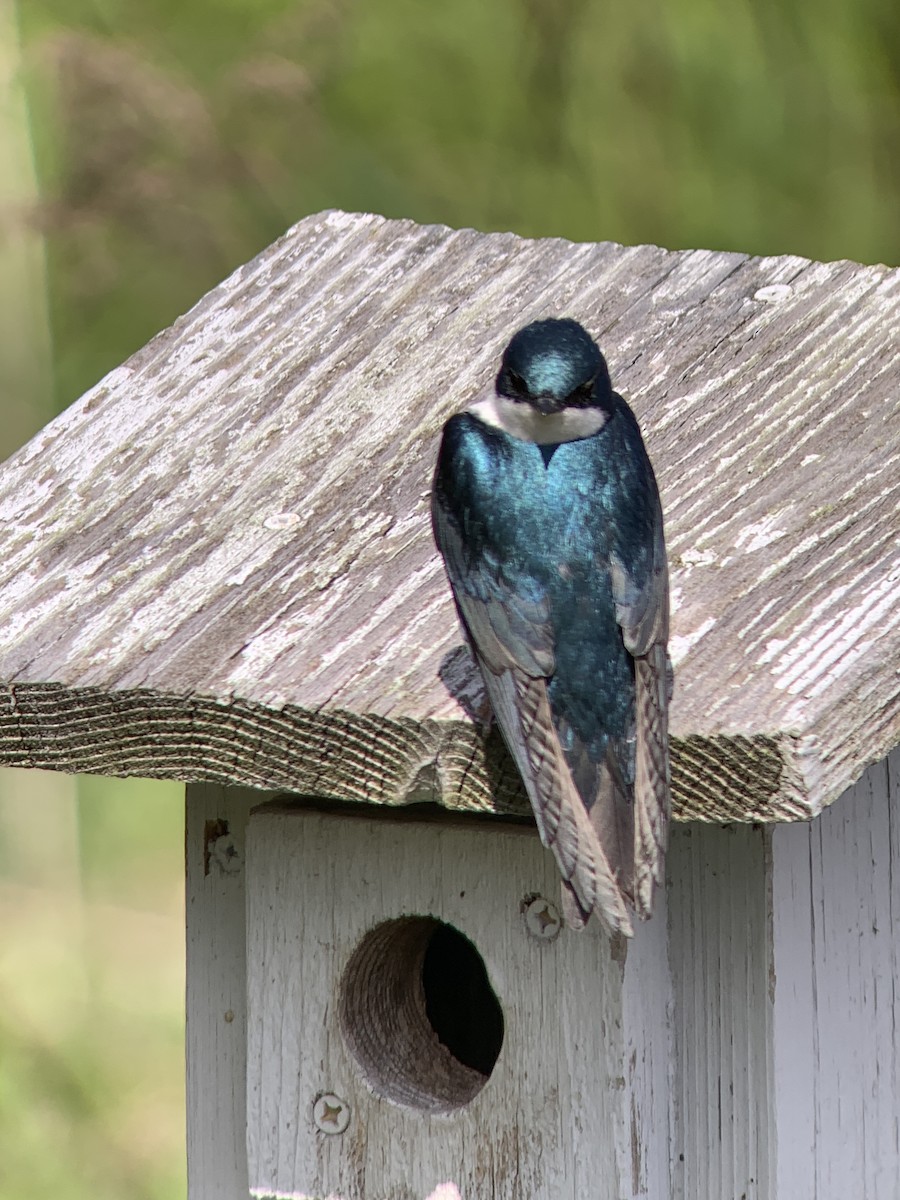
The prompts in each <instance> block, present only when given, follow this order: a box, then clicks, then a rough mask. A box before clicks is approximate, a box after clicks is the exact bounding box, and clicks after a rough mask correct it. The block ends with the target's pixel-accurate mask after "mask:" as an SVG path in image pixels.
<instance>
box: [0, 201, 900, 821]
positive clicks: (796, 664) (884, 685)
mask: <svg viewBox="0 0 900 1200" xmlns="http://www.w3.org/2000/svg"><path fill="white" fill-rule="evenodd" d="M563 314H566V315H571V316H574V317H576V318H577V319H579V320H581V321H582V322H584V324H585V325H586V326H587V328H588V329H590V330H591V332H592V333H594V334H595V335H596V336H597V337H598V339H599V341H600V344H601V347H602V348H603V350H604V351H605V352H606V354H607V357H608V359H609V363H610V367H611V371H612V376H613V380H614V383H615V385H616V386H617V388H618V389H619V390H620V391H622V392H623V393H624V394H625V395H626V397H627V398H628V399H629V401H630V402H631V403H632V405H633V406H634V408H635V410H636V412H637V413H638V416H639V418H640V420H641V423H642V427H643V429H644V432H645V436H646V440H647V443H648V447H649V450H650V454H651V457H652V459H653V462H654V464H655V467H656V470H657V474H658V476H659V482H660V489H661V493H662V498H663V507H664V510H665V514H666V522H667V540H668V546H669V554H670V558H671V566H672V571H671V578H672V595H673V608H674V612H673V619H672V632H673V636H672V651H673V657H674V659H675V664H676V675H677V679H676V690H675V698H674V701H673V705H672V729H673V733H674V735H675V737H674V742H673V772H672V776H673V791H674V801H675V809H676V814H677V815H679V816H681V817H687V818H691V817H703V818H708V819H728V820H734V819H738V820H741V819H766V820H768V819H780V818H783V819H792V818H802V817H806V816H808V815H810V814H812V813H815V812H817V811H819V809H820V808H821V806H822V805H823V804H826V803H828V802H830V801H832V800H833V799H835V798H836V797H837V796H838V795H839V794H840V793H841V792H842V791H843V790H844V789H845V788H846V787H847V786H848V785H849V784H850V783H851V782H852V781H853V780H854V779H856V778H857V777H858V776H859V774H860V773H861V771H862V770H863V768H864V767H865V766H866V765H867V764H868V763H870V762H873V761H877V760H878V759H879V758H881V757H882V756H883V755H884V754H885V753H886V752H887V751H888V750H889V749H890V748H891V747H892V746H894V745H895V744H896V743H897V742H898V741H900V700H898V688H897V686H896V672H897V669H898V666H900V619H898V605H897V603H896V594H897V589H898V585H900V550H898V544H897V524H896V521H897V516H896V514H897V507H898V499H900V470H898V459H900V430H898V424H900V423H898V403H897V393H898V383H900V348H898V341H897V338H896V329H897V327H898V318H900V273H898V272H897V271H894V270H889V269H887V268H884V267H860V266H856V265H853V264H850V263H831V264H819V263H810V262H808V261H806V260H803V259H799V258H792V257H785V258H777V259H759V258H747V257H745V256H743V255H740V254H724V253H712V252H708V251H685V252H679V253H670V252H667V251H665V250H661V249H658V248H656V247H652V246H641V247H634V248H624V247H621V246H616V245H612V244H601V245H573V244H570V243H567V242H563V241H557V240H547V241H539V242H529V241H524V240H522V239H519V238H516V237H514V236H512V235H508V234H496V235H481V234H477V233H473V232H471V231H456V232H455V231H451V230H449V229H445V228H440V227H419V226H416V225H413V224H411V223H408V222H396V221H385V220H383V219H381V218H379V217H374V216H352V215H347V214H341V213H326V214H321V215H318V216H315V217H310V218H308V219H306V220H304V221H302V222H301V223H300V224H299V225H297V226H296V227H295V228H294V229H292V230H291V231H290V232H289V233H288V234H287V235H285V237H284V238H282V239H281V240H280V241H278V242H276V243H275V244H274V245H273V246H271V247H270V248H269V249H268V250H267V251H265V252H264V253H263V254H262V255H261V256H260V257H259V258H257V259H255V260H254V261H253V262H251V263H249V264H248V265H247V266H245V267H242V268H241V269H240V270H238V271H237V272H235V274H234V275H233V276H231V278H229V279H228V280H226V281H225V283H223V284H222V285H221V286H220V287H219V288H217V289H215V290H214V291H213V292H211V293H210V294H209V295H208V296H206V297H205V298H204V299H203V300H202V301H201V302H200V303H199V304H198V305H197V306H196V308H194V309H193V310H192V311H191V312H190V313H188V314H187V315H186V316H185V317H183V318H182V319H181V320H180V321H178V322H176V324H175V325H174V326H173V327H172V328H171V329H169V330H167V331H166V332H164V333H162V334H160V335H159V337H157V338H155V339H154V340H153V341H152V342H150V343H149V344H148V345H147V346H146V347H145V348H144V349H143V350H141V351H140V352H139V353H138V354H136V355H135V356H134V357H133V358H132V359H130V360H129V362H128V363H126V364H125V365H124V366H123V367H121V368H119V369H118V370H116V371H114V372H112V374H111V375H109V376H108V377H107V378H106V379H105V380H103V381H102V382H101V383H100V384H99V385H98V386H97V387H96V388H94V389H93V390H92V391H91V392H89V393H88V394H87V395H86V396H85V397H83V398H82V399H81V400H80V401H79V402H78V403H77V404H75V405H73V406H72V407H71V408H70V409H69V410H68V411H67V412H65V413H64V414H63V415H62V416H60V417H59V418H58V419H57V420H56V421H54V422H53V423H51V424H50V425H49V426H48V427H47V428H46V429H45V430H44V431H43V432H42V433H41V434H40V435H39V436H38V437H37V438H35V439H34V440H33V441H32V442H31V443H30V444H29V445H28V446H26V447H25V448H24V449H23V450H22V451H21V452H20V453H19V454H17V455H16V456H15V457H14V458H13V459H11V460H10V461H9V462H8V463H7V464H6V465H5V467H4V468H3V470H2V473H0V545H2V556H3V562H4V568H5V569H4V573H3V580H2V584H0V682H2V684H3V686H4V691H3V703H2V705H0V761H2V762H4V763H8V764H13V765H18V766H38V767H55V768H57V769H65V770H93V771H103V772H105V773H109V774H138V773H139V774H145V775H165V776H171V777H177V778H183V779H188V780H211V781H222V782H231V783H247V784H252V785H254V786H260V787H269V786H271V787H283V786H289V787H295V788H298V789H303V790H306V789H308V788H309V787H310V786H311V783H310V781H311V780H315V781H317V782H316V786H317V787H318V788H321V790H322V791H324V792H327V793H329V794H332V795H335V796H338V797H344V798H350V799H358V798H361V797H362V798H366V799H370V800H379V801H386V802H389V803H396V802H402V801H404V800H408V799H409V798H411V797H414V798H422V796H423V795H429V796H431V797H433V798H436V799H438V800H440V801H442V802H443V803H445V804H448V805H450V806H456V807H462V808H482V809H491V808H503V807H506V806H510V805H512V806H515V805H521V804H523V803H524V798H523V796H522V793H521V789H520V788H519V786H518V784H517V781H516V779H515V774H514V772H513V771H512V768H511V766H510V764H509V762H508V759H506V758H505V757H504V755H503V753H502V751H500V750H498V751H497V752H496V753H494V752H493V751H491V752H490V753H487V754H486V753H485V746H484V743H483V742H482V740H481V738H480V737H479V736H477V734H476V732H475V730H474V728H473V726H472V724H471V722H470V720H469V718H468V717H467V716H466V710H467V709H468V710H469V711H472V709H473V707H474V708H475V709H477V707H478V704H479V700H480V684H479V681H478V680H477V678H476V677H475V676H474V674H473V669H472V664H471V662H470V660H469V657H468V654H467V652H466V651H464V650H463V649H462V647H461V638H460V634H459V630H458V628H457V622H456V617H455V614H454V611H453V606H452V603H451V601H450V593H449V588H448V586H447V584H446V581H445V579H444V577H443V572H442V570H441V565H440V562H439V559H438V557H437V555H436V553H435V551H434V548H433V545H432V542H431V538H430V535H429V531H428V518H427V510H428V503H427V494H428V489H429V485H430V477H431V471H432V465H433V460H434V454H435V447H436V438H437V435H438V432H439V429H440V427H441V425H442V423H443V421H444V420H445V419H446V418H447V417H448V416H449V415H450V414H451V413H452V412H454V411H456V410H458V409H459V408H461V407H462V406H463V405H464V404H465V403H467V402H468V401H469V400H470V399H471V398H472V397H473V396H475V395H476V394H477V393H479V392H480V391H481V389H483V388H484V387H486V386H487V385H489V384H490V381H491V379H492V375H493V372H494V370H495V368H496V363H497V361H498V356H499V353H500V351H501V349H502V347H503V345H504V344H505V342H506V340H507V339H508V337H509V335H510V333H511V332H512V331H513V330H514V329H515V328H517V327H518V326H520V325H521V324H523V323H524V322H526V321H528V320H530V319H532V318H534V317H537V316H546V315H563Z"/></svg>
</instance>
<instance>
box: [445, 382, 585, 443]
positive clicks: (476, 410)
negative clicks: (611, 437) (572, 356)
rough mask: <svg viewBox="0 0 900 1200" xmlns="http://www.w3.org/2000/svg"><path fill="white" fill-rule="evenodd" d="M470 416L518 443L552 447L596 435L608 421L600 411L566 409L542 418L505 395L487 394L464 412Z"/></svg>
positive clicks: (522, 402)
mask: <svg viewBox="0 0 900 1200" xmlns="http://www.w3.org/2000/svg"><path fill="white" fill-rule="evenodd" d="M468 411H469V412H470V413H471V414H472V416H473V417H477V418H478V420H479V421H483V422H484V423H485V425H492V426H493V427H494V429H502V430H503V432H504V433H508V434H509V435H510V437H514V438H518V439H519V440H520V441H522V442H536V443H537V445H539V446H553V445H556V444H557V443H558V442H575V441H577V440H578V439H579V438H586V437H591V436H593V434H595V433H598V432H599V431H600V430H601V429H602V428H603V426H604V425H605V424H606V422H607V420H608V419H609V418H608V417H607V415H606V413H605V412H604V411H603V410H602V409H601V408H566V409H563V411H562V412H560V413H551V414H550V415H549V416H547V417H544V416H541V414H540V413H539V412H538V411H537V409H535V408H532V406H531V405H530V404H526V403H524V401H516V400H510V399H509V397H508V396H497V395H491V396H488V397H487V398H486V399H484V400H479V401H478V402H477V403H476V404H472V405H470V407H469V410H468Z"/></svg>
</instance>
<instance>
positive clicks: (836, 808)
mask: <svg viewBox="0 0 900 1200" xmlns="http://www.w3.org/2000/svg"><path fill="white" fill-rule="evenodd" d="M898 805H900V750H895V751H894V752H893V754H891V755H890V756H889V757H888V758H887V759H886V760H884V761H883V762H881V763H878V764H876V765H875V766H873V767H870V768H869V769H868V770H867V771H866V773H865V775H864V776H863V777H862V779H861V780H860V781H859V782H858V783H857V784H855V785H854V786H853V787H852V788H850V789H849V790H848V791H847V792H846V793H845V795H844V796H842V797H841V799H840V800H839V801H837V802H836V803H835V804H834V805H833V806H832V807H831V808H829V809H828V810H827V811H826V812H824V813H823V814H822V816H821V817H820V818H819V819H818V820H816V821H814V822H812V823H811V824H803V825H794V826H785V827H779V828H777V829H775V830H774V832H773V835H772V855H773V887H772V898H773V913H774V970H775V1006H774V1046H775V1084H776V1089H775V1099H776V1107H775V1112H776V1121H777V1129H778V1195H779V1197H780V1198H781V1197H784V1198H785V1200H844V1198H845V1197H853V1200H898V1197H900V1040H898V1034H897V1030H898V1027H900V996H898V980H900V819H898V815H897V806H898Z"/></svg>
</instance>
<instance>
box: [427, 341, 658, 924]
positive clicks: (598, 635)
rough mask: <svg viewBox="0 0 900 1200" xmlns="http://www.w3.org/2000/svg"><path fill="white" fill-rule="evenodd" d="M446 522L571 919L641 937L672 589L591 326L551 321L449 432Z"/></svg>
mask: <svg viewBox="0 0 900 1200" xmlns="http://www.w3.org/2000/svg"><path fill="white" fill-rule="evenodd" d="M431 511H432V526H433V529H434V537H435V541H436V542H437V546H438V549H439V550H440V552H441V555H442V556H443V559H444V565H445V567H446V570H447V575H448V577H449V580H450V586H451V588H452V590H453V596H454V599H455V601H456V607H457V611H458V613H459V617H460V621H461V622H462V627H463V630H464V632H465V635H466V638H467V640H468V642H469V645H470V647H471V649H472V653H473V655H474V657H475V661H476V662H477V663H478V666H479V667H480V669H481V674H482V676H483V678H484V684H485V689H486V691H487V696H488V698H489V700H490V703H491V707H492V708H493V711H494V716H495V718H496V720H497V723H498V725H499V726H500V730H501V732H502V734H503V737H504V739H505V741H506V744H507V746H508V747H509V750H510V753H511V754H512V757H513V759H514V760H515V763H516V766H517V767H518V769H519V771H520V773H521V775H522V779H523V782H524V784H525V789H526V791H527V793H528V796H529V799H530V800H531V805H532V808H533V809H534V815H535V819H536V821H537V827H538V831H539V833H540V836H541V840H542V841H543V843H544V845H545V846H548V847H549V848H550V849H551V850H552V851H553V854H554V855H555V857H556V861H557V863H558V865H559V869H560V872H561V874H562V883H563V908H564V912H565V915H566V919H567V921H568V923H569V924H570V925H571V926H573V927H575V928H581V927H582V926H583V925H584V924H585V923H586V922H587V920H588V919H589V917H590V915H591V913H596V914H597V915H598V916H599V918H600V919H601V921H602V922H603V923H604V924H605V926H606V927H607V929H608V930H609V931H610V932H612V933H622V934H626V935H630V934H631V932H632V925H631V917H630V913H629V907H630V908H631V909H633V911H634V912H635V913H636V914H637V915H638V916H639V917H642V918H643V917H647V916H649V914H650V911H651V908H652V904H653V894H654V890H655V888H656V886H657V885H658V884H659V883H660V882H661V881H662V877H663V867H664V856H665V844H666V838H667V832H668V823H669V810H670V797H669V748H668V701H669V694H668V693H669V680H668V659H667V655H666V641H667V639H668V632H669V585H668V569H667V564H666V549H665V541H664V538H663V520H662V509H661V507H660V501H659V492H658V490H657V486H656V479H655V478H654V475H653V468H652V467H651V465H650V460H649V458H648V457H647V451H646V450H645V448H644V443H643V441H642V439H641V434H640V430H639V428H638V424H637V421H636V419H635V416H634V414H633V413H632V411H631V409H630V408H629V407H628V405H627V404H626V403H625V401H624V400H623V399H622V397H621V396H618V395H617V394H616V393H615V392H614V391H613V390H612V386H611V384H610V379H609V372H608V370H607V367H606V362H605V360H604V358H603V355H602V354H601V353H600V350H599V349H598V347H597V345H596V343H595V342H594V341H593V339H592V338H591V337H590V335H589V334H588V333H587V332H586V331H585V330H584V329H583V328H582V326H581V325H579V324H578V322H577V321H573V320H570V319H566V320H545V321H535V322H534V323H533V324H531V325H527V326H526V327H525V328H524V329H520V330H519V332H518V333H517V334H516V335H515V336H514V337H513V339H512V341H511V342H510V343H509V345H508V346H507V347H506V350H505V351H504V353H503V359H502V362H501V365H500V371H499V374H498V375H497V379H496V384H495V387H494V389H493V391H492V392H491V394H490V395H488V397H487V398H486V399H481V400H479V401H478V402H477V403H475V404H473V405H472V406H471V407H470V408H469V409H468V410H467V411H465V412H462V413H459V414H457V415H456V416H454V417H451V418H450V420H449V421H448V422H447V423H446V425H445V426H444V431H443V437H442V440H441V446H440V450H439V453H438V460H437V469H436V471H435V476H434V486H433V489H432V506H431Z"/></svg>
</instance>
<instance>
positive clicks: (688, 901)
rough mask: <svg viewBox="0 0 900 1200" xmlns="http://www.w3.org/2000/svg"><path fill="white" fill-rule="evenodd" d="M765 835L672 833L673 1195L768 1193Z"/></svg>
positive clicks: (702, 830)
mask: <svg viewBox="0 0 900 1200" xmlns="http://www.w3.org/2000/svg"><path fill="white" fill-rule="evenodd" d="M766 837H767V835H766V833H765V832H764V830H763V829H762V828H759V827H756V826H747V825H731V826H725V827H719V826H710V825H699V824H691V825H686V826H683V827H680V828H678V829H677V830H676V831H675V834H674V836H673V838H672V845H671V847H670V851H669V865H668V891H669V929H670V945H669V957H670V962H671V966H672V977H673V991H674V1004H675V1019H674V1043H675V1055H674V1058H675V1079H674V1091H673V1098H672V1104H673V1112H674V1137H673V1145H672V1151H673V1196H674V1197H675V1200H774V1195H773V1190H772V1189H773V1187H774V1144H773V1142H774V1139H773V1137H772V1126H771V1115H770V1107H771V1105H770V1094H771V1072H772V1063H771V1015H770V1001H769V986H770V975H769V962H770V953H769V941H770V939H769V908H768V899H769V896H768V890H769V889H768V883H767V857H768V848H767V842H766ZM782 1200H793V1197H790V1196H789V1195H786V1196H785V1197H783V1198H782Z"/></svg>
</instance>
